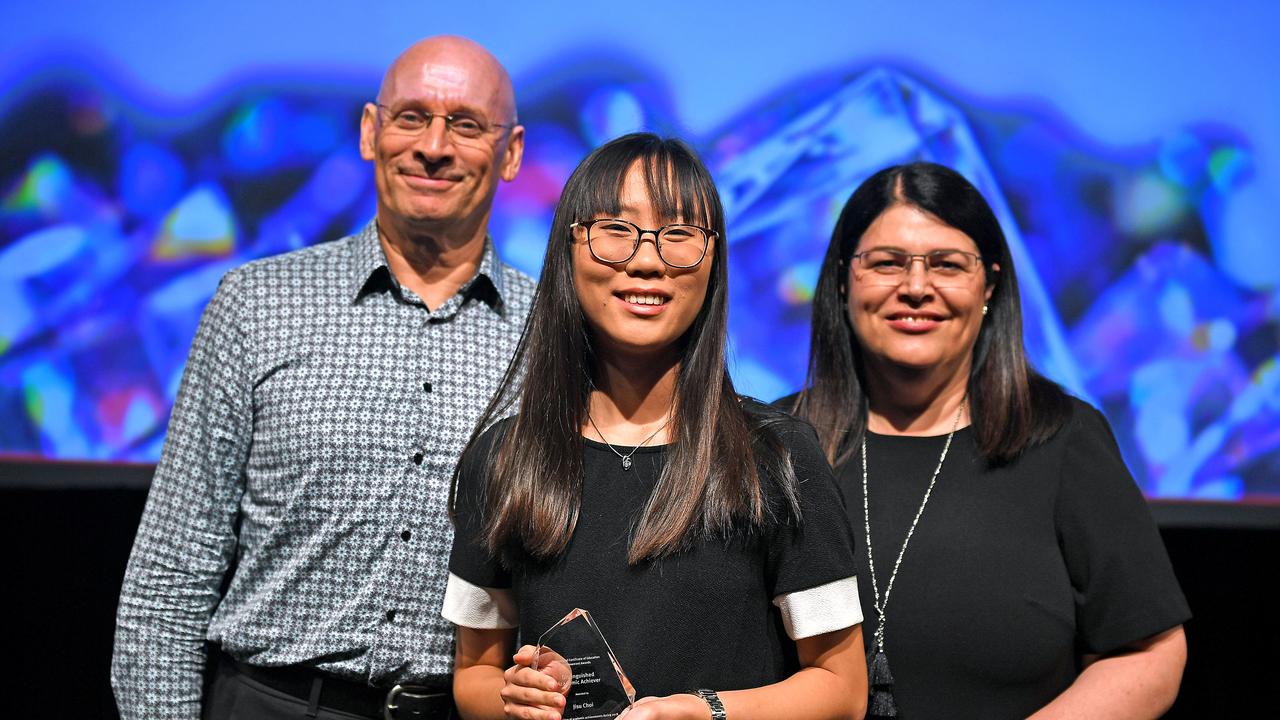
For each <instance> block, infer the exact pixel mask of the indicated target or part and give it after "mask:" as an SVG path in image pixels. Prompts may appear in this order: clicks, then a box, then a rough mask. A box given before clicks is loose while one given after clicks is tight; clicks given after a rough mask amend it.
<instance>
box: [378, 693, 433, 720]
mask: <svg viewBox="0 0 1280 720" xmlns="http://www.w3.org/2000/svg"><path fill="white" fill-rule="evenodd" d="M444 694H445V693H442V692H431V691H430V690H428V689H427V688H425V687H423V686H421V685H396V686H395V687H393V688H391V690H390V691H388V692H387V700H386V702H384V703H383V704H382V716H383V718H385V720H397V718H396V710H399V709H400V706H399V705H397V704H396V701H397V700H399V699H400V697H401V696H404V697H406V698H412V699H415V700H426V699H428V698H431V697H435V696H438V695H444Z"/></svg>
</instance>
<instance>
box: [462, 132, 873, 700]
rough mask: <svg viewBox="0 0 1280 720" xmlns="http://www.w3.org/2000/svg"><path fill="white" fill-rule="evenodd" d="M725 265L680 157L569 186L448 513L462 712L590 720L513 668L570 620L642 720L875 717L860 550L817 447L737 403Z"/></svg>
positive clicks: (697, 166)
mask: <svg viewBox="0 0 1280 720" xmlns="http://www.w3.org/2000/svg"><path fill="white" fill-rule="evenodd" d="M727 252H728V244H727V243H725V241H724V213H723V210H722V208H721V205H720V199H719V196H718V194H717V192H716V189H715V185H714V184H713V182H712V180H711V176H710V174H709V173H708V172H707V170H706V168H705V167H704V166H703V165H702V163H701V161H700V160H699V159H698V158H697V156H696V155H695V154H694V153H693V152H692V151H691V150H690V149H689V148H688V147H686V146H685V145H684V144H683V143H681V142H679V141H676V140H666V139H661V138H658V137H656V136H654V135H649V134H636V135H628V136H625V137H622V138H619V139H617V140H614V141H612V142H610V143H608V144H606V145H604V146H602V147H600V148H599V149H597V150H595V151H594V152H592V153H591V154H590V155H589V156H588V157H587V158H586V159H585V160H583V162H582V164H581V165H579V166H578V168H577V170H575V171H574V173H573V175H572V176H571V177H570V178H569V181H568V183H567V184H566V186H565V189H564V192H563V194H562V196H561V198H560V203H559V205H558V206H557V208H556V212H555V217H554V219H553V221H552V230H551V238H550V241H549V244H548V247H547V253H546V260H545V262H544V265H543V271H542V277H541V279H540V281H539V283H538V289H537V293H536V296H535V300H534V304H533V309H532V311H531V313H530V317H529V321H528V326H527V327H526V330H525V335H524V338H523V340H522V341H521V344H520V347H519V349H518V351H517V355H516V359H515V361H514V362H513V364H512V369H511V371H510V372H509V375H508V377H507V378H506V380H505V381H504V384H503V387H502V389H501V390H500V391H499V393H498V396H497V397H498V399H495V401H494V402H493V404H492V405H491V406H490V407H489V409H488V411H487V412H486V414H485V417H484V419H483V420H482V421H481V424H480V427H485V426H486V425H487V424H489V423H490V422H493V421H495V420H497V419H498V418H500V417H501V416H502V413H503V412H504V410H505V403H504V399H503V398H507V397H513V396H517V391H516V390H515V389H514V388H515V387H516V385H517V379H521V382H522V385H521V387H520V389H519V391H518V397H517V398H516V399H517V400H518V405H517V410H516V413H515V416H514V417H512V418H508V419H506V420H502V421H500V422H497V423H496V424H495V425H493V427H491V428H490V429H488V430H486V431H484V432H483V433H480V434H478V435H477V436H476V437H475V438H473V439H472V441H471V443H470V444H469V446H468V448H467V450H466V451H465V452H464V454H463V459H462V461H461V462H460V464H459V467H458V471H457V475H456V480H455V486H454V491H453V495H452V499H451V506H452V507H453V508H454V512H455V526H456V533H455V538H454V545H453V555H452V558H451V560H450V578H449V585H448V588H447V591H446V593H445V601H444V609H443V613H444V615H445V617H446V618H448V619H450V620H451V621H453V622H454V623H455V624H457V626H458V631H457V654H456V661H457V664H456V671H455V675H454V697H455V700H456V702H457V706H458V709H459V711H460V712H461V715H462V716H463V717H465V718H500V717H504V716H505V717H518V718H560V717H561V716H562V715H565V714H568V715H569V716H571V717H572V716H583V714H582V713H581V712H578V713H573V712H568V713H566V693H567V692H569V691H571V690H572V687H571V684H568V683H566V682H565V681H567V680H568V678H567V676H562V675H558V674H557V673H556V672H553V671H552V669H553V668H548V667H546V666H543V667H542V668H541V669H535V668H534V667H532V665H533V660H534V653H535V650H534V648H533V647H531V646H530V645H528V644H526V645H525V646H523V647H522V648H520V650H519V651H518V652H516V653H515V655H514V664H512V655H511V653H512V651H514V650H515V649H516V648H515V642H516V639H517V637H519V638H522V639H523V640H524V642H526V643H532V642H534V641H535V640H536V639H537V638H538V637H539V635H540V634H541V633H542V632H543V631H545V630H547V629H548V628H549V627H551V626H552V625H553V624H555V623H556V622H557V621H559V620H560V619H561V618H562V617H563V616H565V614H566V613H567V612H569V611H570V610H571V609H573V608H584V609H586V610H588V611H590V613H591V615H592V616H593V618H594V620H595V622H596V623H597V624H598V627H599V628H600V631H601V632H602V633H603V634H604V636H605V637H606V638H607V640H608V642H609V644H610V646H611V647H612V649H613V651H614V652H615V653H616V656H617V659H618V662H619V664H620V665H621V667H622V669H623V671H624V672H625V673H626V674H627V676H628V677H629V678H630V680H631V682H632V683H633V684H634V687H635V688H636V690H637V692H638V693H639V694H641V695H643V696H646V697H644V698H642V699H641V700H639V701H637V702H636V703H635V705H633V706H631V707H630V709H628V710H627V711H626V714H627V717H628V718H630V719H632V720H641V719H644V718H707V717H713V718H724V717H729V718H733V719H734V720H748V719H750V718H778V717H788V718H854V717H861V715H862V712H863V709H864V708H865V704H866V669H865V658H864V657H863V649H862V636H861V630H860V625H859V623H860V622H861V619H862V615H861V607H860V604H859V602H858V600H857V584H856V580H855V578H854V574H855V566H854V558H853V551H852V544H853V538H852V532H851V529H850V526H849V524H848V519H847V518H845V517H844V514H843V512H842V511H841V510H840V498H839V494H838V491H837V489H836V486H835V483H834V481H833V479H832V477H831V472H830V468H829V466H828V465H827V463H826V460H825V459H824V458H823V456H822V451H821V449H820V448H819V447H818V444H817V438H816V437H815V436H814V434H813V431H812V429H811V428H808V427H807V426H804V425H802V424H800V423H797V422H796V421H794V420H793V419H791V418H789V417H787V416H786V415H784V414H782V413H780V412H777V411H775V410H772V409H770V408H768V407H767V406H764V405H761V404H759V403H755V402H752V401H748V400H744V399H743V398H740V397H739V396H738V395H737V393H736V392H735V391H734V387H733V383H732V381H731V380H730V378H729V374H728V372H727V371H726V366H725V336H726V303H727V287H726V282H727V269H728V263H727V260H728V258H727ZM548 645H549V647H552V649H553V650H554V649H555V648H554V646H553V645H552V644H551V643H548ZM553 667H554V663H553ZM561 669H563V668H561ZM575 672H576V671H575ZM575 677H576V676H575ZM584 682H587V681H585V680H584ZM575 697H576V696H575ZM572 710H573V708H570V711H572ZM579 710H581V708H579ZM587 715H590V716H597V715H593V714H592V713H590V712H588V713H587Z"/></svg>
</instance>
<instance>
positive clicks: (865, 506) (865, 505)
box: [597, 396, 968, 652]
mask: <svg viewBox="0 0 1280 720" xmlns="http://www.w3.org/2000/svg"><path fill="white" fill-rule="evenodd" d="M966 400H968V397H967V396H966V397H964V398H961V399H960V409H959V410H957V411H956V419H955V422H953V423H952V424H951V432H950V433H948V434H947V441H946V442H945V443H943V445H942V454H941V455H939V456H938V466H937V467H936V468H934V469H933V477H932V478H930V479H929V487H928V489H926V490H925V491H924V499H923V500H921V501H920V508H919V509H918V510H916V516H915V519H913V520H912V521H911V527H910V528H908V529H907V537H906V538H904V539H903V541H902V549H901V550H899V551H898V559H897V560H894V561H893V572H892V573H890V574H889V585H888V586H886V587H885V589H884V600H883V601H881V599H880V588H879V586H878V585H877V584H876V560H875V557H874V556H872V554H871V511H870V509H869V506H870V503H869V502H868V501H867V433H866V431H863V433H862V519H863V522H864V523H865V525H866V530H867V565H868V566H869V568H870V571H871V592H872V593H873V595H874V598H875V604H874V606H873V607H875V609H876V635H875V640H876V651H877V652H884V610H885V608H886V607H888V606H889V593H891V592H893V581H894V580H896V579H897V578H898V566H899V565H901V564H902V556H903V555H905V554H906V552H907V543H909V542H911V535H912V534H913V533H915V531H916V523H919V522H920V516H921V515H923V514H924V506H925V505H928V504H929V496H930V495H931V494H932V493H933V486H934V484H935V483H937V482H938V473H940V472H942V463H943V462H945V461H946V459H947V451H948V450H950V449H951V438H953V437H955V435H956V430H957V429H958V428H959V427H960V418H961V416H963V415H964V406H965V401H966ZM597 432H599V431H597Z"/></svg>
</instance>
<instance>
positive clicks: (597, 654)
mask: <svg viewBox="0 0 1280 720" xmlns="http://www.w3.org/2000/svg"><path fill="white" fill-rule="evenodd" d="M533 669H535V670H542V671H543V672H546V673H548V674H549V675H551V676H552V677H554V678H555V679H556V680H558V681H559V682H560V686H561V687H564V686H565V685H568V687H569V690H568V692H566V693H565V705H564V712H563V713H562V714H561V717H563V718H564V720H597V719H606V718H615V717H617V716H618V715H620V714H621V713H622V711H623V710H626V709H627V708H628V707H630V706H631V703H633V702H635V700H636V689H635V687H633V686H632V685H631V681H630V680H628V679H627V675H626V673H624V672H622V666H621V665H619V664H618V659H617V658H616V657H614V656H613V650H611V649H610V648H609V643H607V642H605V639H604V635H602V634H601V633H600V628H598V627H596V623H595V621H594V620H592V619H591V613H589V612H587V611H586V610H582V609H580V608H574V609H573V612H571V613H569V614H568V615H565V616H564V619H563V620H561V621H560V622H558V623H556V624H555V625H553V626H552V627H551V629H550V630H547V631H546V632H544V633H542V637H540V638H538V648H537V650H536V651H535V652H534V655H533Z"/></svg>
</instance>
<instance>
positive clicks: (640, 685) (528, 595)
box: [446, 410, 859, 697]
mask: <svg viewBox="0 0 1280 720" xmlns="http://www.w3.org/2000/svg"><path fill="white" fill-rule="evenodd" d="M758 411H759V410H758ZM507 427H508V422H504V423H499V424H498V425H496V426H495V427H494V428H491V429H490V430H489V431H487V432H486V433H485V434H484V435H483V436H482V439H481V443H482V444H481V445H480V446H479V447H478V448H477V449H479V450H481V451H482V452H478V453H471V454H470V455H469V456H468V459H467V460H464V462H463V464H462V467H461V472H460V475H459V486H458V491H457V503H456V505H457V530H456V533H455V538H454V545H453V555H452V558H451V560H450V567H449V569H450V572H451V573H452V574H453V575H454V576H456V577H457V578H461V579H462V580H464V581H465V582H466V583H470V584H471V585H474V586H478V587H481V588H510V590H511V595H512V596H513V597H514V600H515V603H516V606H517V608H518V613H519V634H520V639H521V642H522V643H530V644H532V643H535V642H536V641H537V639H538V637H539V635H541V634H542V632H543V631H545V630H546V629H547V628H549V627H551V626H552V625H554V624H555V623H556V622H557V621H559V620H560V619H561V618H562V617H563V616H564V615H565V613H567V612H569V611H570V610H572V609H573V608H575V607H578V608H583V609H586V610H588V611H590V612H591V615H592V616H593V618H594V619H595V621H596V623H597V625H598V626H599V628H600V630H601V632H602V633H603V634H604V636H605V638H606V640H607V641H608V642H609V644H610V646H611V647H612V649H613V651H614V653H615V654H616V655H617V657H618V660H619V663H620V664H621V665H622V668H623V670H624V671H625V672H626V673H627V675H628V677H629V678H630V679H631V681H632V683H633V684H634V685H635V687H636V691H637V697H643V696H647V695H668V694H671V693H679V692H688V691H690V690H693V689H695V688H699V687H708V688H714V689H717V690H732V689H740V688H751V687H758V686H761V685H766V684H769V683H772V682H776V681H778V680H781V679H783V678H785V677H787V676H788V675H790V674H791V673H792V672H794V671H795V670H796V669H797V668H798V666H797V662H796V658H795V648H794V643H793V642H792V641H791V640H789V639H788V638H787V635H786V633H785V632H784V628H783V622H782V618H781V614H780V612H779V610H778V608H777V607H775V606H774V604H773V601H774V600H775V598H779V597H784V596H787V595H788V594H792V593H801V592H805V591H811V590H812V589H817V588H820V586H825V587H831V584H832V583H837V581H844V583H845V585H844V587H845V589H846V590H845V591H844V592H843V594H842V597H840V598H836V599H833V600H831V601H829V602H824V604H825V605H832V604H837V605H838V604H843V605H844V606H845V609H844V610H843V612H844V617H845V618H849V617H851V616H852V617H853V619H852V621H847V622H844V623H843V624H840V625H838V627H848V626H850V625H852V624H855V623H856V622H857V621H858V619H859V618H858V617H857V614H858V608H857V598H856V585H855V584H854V581H853V580H852V578H853V576H854V574H855V570H856V568H855V564H854V559H853V551H852V532H851V530H850V527H849V524H848V520H847V519H846V518H845V517H844V513H843V512H842V510H841V507H842V504H841V500H840V496H839V493H838V491H837V489H836V486H835V483H834V482H833V480H832V477H831V471H830V469H829V467H828V466H827V463H826V460H825V459H824V458H823V456H822V453H821V451H820V449H819V448H818V445H817V438H816V436H815V435H814V433H813V430H812V428H810V427H809V426H807V425H805V424H803V423H800V422H798V421H795V420H792V419H790V418H786V419H785V420H784V421H783V424H782V425H780V426H778V427H777V432H778V434H779V436H780V438H781V440H782V441H783V444H784V445H785V446H786V447H787V448H789V450H790V453H791V458H792V463H793V467H794V468H795V471H796V476H797V478H798V480H799V483H798V485H797V491H798V493H797V494H798V496H799V500H800V505H801V516H802V521H801V523H800V525H799V526H797V524H796V523H795V522H792V521H790V520H788V519H787V514H786V512H785V511H784V512H782V513H781V518H780V519H779V521H778V522H774V523H771V524H770V525H769V527H767V528H766V529H765V530H764V531H763V532H757V533H755V534H754V535H753V536H751V535H748V534H746V533H740V534H739V535H738V536H736V537H733V538H732V539H730V540H727V541H726V540H722V539H707V540H703V541H700V542H697V543H696V544H694V545H693V546H692V547H691V548H690V549H688V550H686V551H684V552H681V553H679V554H677V555H675V556H672V557H667V558H663V559H661V560H658V561H654V562H645V563H642V564H640V565H638V566H634V567H632V566H628V564H627V559H626V556H627V548H628V542H629V538H630V534H631V531H632V529H633V527H634V525H635V523H636V521H637V519H638V517H639V514H640V513H641V511H642V509H643V507H644V505H645V502H646V501H647V500H648V498H649V494H650V492H651V491H652V489H653V486H654V484H655V482H656V480H657V478H658V475H659V472H660V471H661V468H662V466H663V462H664V459H665V457H666V449H665V447H645V448H640V449H639V450H637V451H636V453H635V454H634V455H633V456H632V461H633V463H634V464H633V466H632V467H631V469H630V470H629V471H624V470H623V469H622V466H621V463H620V461H619V458H618V456H617V455H615V454H614V453H613V451H611V450H610V449H609V448H608V447H607V446H605V445H603V444H601V443H596V442H593V441H591V440H587V439H585V438H584V446H585V447H584V478H585V479H584V482H583V490H582V503H581V509H580V515H579V518H578V522H577V526H576V528H575V530H574V534H573V537H572V538H571V539H570V541H569V545H568V547H567V548H566V550H565V551H564V553H563V554H562V555H561V556H560V557H559V558H558V559H557V560H556V561H555V562H552V563H523V564H520V565H518V566H516V567H514V568H512V569H511V570H509V571H508V570H506V569H504V568H503V567H502V566H501V565H500V564H499V562H498V561H497V560H496V559H495V558H493V557H492V556H491V555H490V554H489V553H488V551H487V550H486V549H485V548H484V547H483V546H482V544H481V543H480V542H479V540H478V538H479V537H480V528H481V514H480V513H481V510H482V507H481V506H480V504H479V498H480V493H481V491H482V487H483V484H484V482H485V481H486V478H485V477H484V475H483V470H482V467H481V464H480V463H478V462H476V461H475V458H480V457H484V456H485V455H486V454H487V453H485V452H483V451H484V450H487V448H488V447H489V445H490V444H491V443H493V442H494V441H495V439H496V438H497V437H499V436H500V434H501V433H503V432H504V431H505V429H506V428H507ZM615 447H617V446H615ZM618 449H619V450H620V451H622V452H623V453H624V454H625V453H627V452H630V451H631V448H629V447H618ZM765 483H766V485H765V487H766V498H767V499H768V500H770V501H771V502H772V503H773V505H774V506H775V507H779V508H781V507H783V503H781V501H780V498H779V497H778V495H777V489H776V486H773V485H772V482H771V481H765ZM453 582H455V581H454V580H452V579H451V583H453ZM812 591H815V592H817V591H818V590H812ZM449 603H450V600H449V599H448V597H446V615H448V607H447V606H448V605H449ZM836 610H838V608H831V607H828V608H827V609H826V611H827V612H832V611H836ZM464 624H465V623H464ZM831 629H837V628H836V627H832V628H831Z"/></svg>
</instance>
